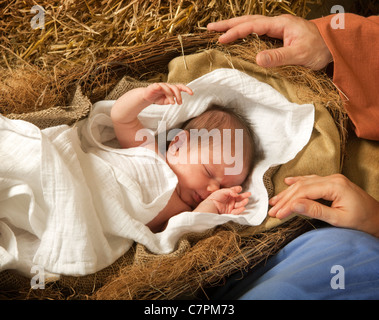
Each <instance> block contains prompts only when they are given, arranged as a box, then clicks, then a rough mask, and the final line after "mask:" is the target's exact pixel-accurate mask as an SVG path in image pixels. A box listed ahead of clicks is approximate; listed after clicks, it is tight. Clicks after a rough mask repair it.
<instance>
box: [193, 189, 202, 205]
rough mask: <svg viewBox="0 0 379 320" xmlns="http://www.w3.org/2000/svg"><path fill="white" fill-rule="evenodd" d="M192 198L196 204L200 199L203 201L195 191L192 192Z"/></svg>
mask: <svg viewBox="0 0 379 320" xmlns="http://www.w3.org/2000/svg"><path fill="white" fill-rule="evenodd" d="M192 198H193V200H194V201H195V202H196V203H197V204H199V203H200V202H201V201H203V199H202V198H201V196H200V195H199V194H198V193H197V192H196V191H194V192H193V197H192Z"/></svg>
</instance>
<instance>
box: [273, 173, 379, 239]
mask: <svg viewBox="0 0 379 320" xmlns="http://www.w3.org/2000/svg"><path fill="white" fill-rule="evenodd" d="M284 181H285V183H286V184H288V185H289V186H290V187H289V188H288V189H286V190H284V191H282V192H281V193H279V194H278V195H276V196H275V197H273V198H272V199H270V205H272V206H273V207H272V208H271V209H270V211H269V215H270V216H271V217H277V218H279V219H282V218H285V217H287V216H289V215H290V214H291V213H292V212H295V213H298V214H301V215H304V216H308V217H310V218H315V219H319V220H322V221H325V222H327V223H329V224H331V225H334V226H336V227H345V228H351V229H356V230H360V231H364V232H367V233H370V234H372V235H374V236H376V237H379V202H378V201H376V200H375V199H374V198H373V197H371V196H370V195H369V194H367V193H366V192H365V191H363V190H362V189H361V188H359V187H358V186H357V185H355V184H354V183H352V182H351V181H350V180H348V179H347V178H346V177H345V176H343V175H341V174H336V175H331V176H326V177H319V176H315V175H312V176H303V177H291V178H286V179H285V180H284ZM317 199H325V200H329V201H331V202H332V204H331V207H328V206H325V205H323V204H321V203H319V202H316V201H313V200H317Z"/></svg>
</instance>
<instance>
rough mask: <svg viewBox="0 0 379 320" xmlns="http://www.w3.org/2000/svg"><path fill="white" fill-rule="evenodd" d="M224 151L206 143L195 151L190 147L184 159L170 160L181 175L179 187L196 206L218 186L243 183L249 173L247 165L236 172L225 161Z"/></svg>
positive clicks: (177, 173)
mask: <svg viewBox="0 0 379 320" xmlns="http://www.w3.org/2000/svg"><path fill="white" fill-rule="evenodd" d="M220 152H221V155H220V154H219V153H218V152H217V151H215V150H213V149H211V150H210V149H209V148H208V147H202V148H198V152H195V154H193V150H190V148H189V147H188V148H187V153H184V152H183V153H182V155H181V158H180V159H181V161H178V163H172V162H171V163H170V167H171V168H172V170H173V171H174V172H175V174H176V176H177V178H178V185H177V189H176V191H177V192H178V195H179V197H180V198H181V199H182V201H183V202H185V203H186V204H187V205H188V206H190V207H191V208H192V209H194V208H196V206H197V205H198V204H199V203H200V202H201V201H203V200H204V199H205V198H207V197H208V196H209V195H210V194H211V193H212V192H214V191H216V190H218V189H221V188H228V187H233V186H237V185H241V184H242V183H243V182H244V181H245V179H246V177H247V175H248V173H247V172H246V171H247V170H243V168H242V169H241V170H240V171H239V172H233V170H231V169H233V165H232V164H227V163H225V160H226V159H225V158H224V157H223V156H222V150H220ZM204 155H205V156H204ZM206 155H208V157H207V156H206ZM240 156H241V157H242V154H241V155H240ZM236 157H237V155H236ZM196 160H197V161H196ZM230 173H232V174H230Z"/></svg>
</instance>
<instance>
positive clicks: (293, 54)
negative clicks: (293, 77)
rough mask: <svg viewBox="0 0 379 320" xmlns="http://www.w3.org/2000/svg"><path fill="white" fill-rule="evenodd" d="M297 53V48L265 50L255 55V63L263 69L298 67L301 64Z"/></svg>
mask: <svg viewBox="0 0 379 320" xmlns="http://www.w3.org/2000/svg"><path fill="white" fill-rule="evenodd" d="M298 51H299V50H298V48H296V47H295V46H294V47H280V48H277V49H271V50H265V51H261V52H259V53H258V54H257V57H256V61H257V64H258V65H260V66H262V67H265V68H268V67H279V66H284V65H298V64H301V62H302V61H301V60H300V58H299V55H298Z"/></svg>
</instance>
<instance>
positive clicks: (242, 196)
mask: <svg viewBox="0 0 379 320" xmlns="http://www.w3.org/2000/svg"><path fill="white" fill-rule="evenodd" d="M241 191H242V187H241V186H235V187H231V188H223V189H220V190H217V191H215V192H213V193H212V194H210V195H209V196H208V198H206V199H205V200H204V201H212V202H213V205H214V206H215V208H216V209H217V212H218V213H219V214H223V213H231V214H235V215H238V214H241V213H242V212H244V211H245V210H246V208H245V206H246V205H247V203H248V202H249V199H248V198H249V197H250V196H251V192H244V193H240V192H241Z"/></svg>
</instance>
